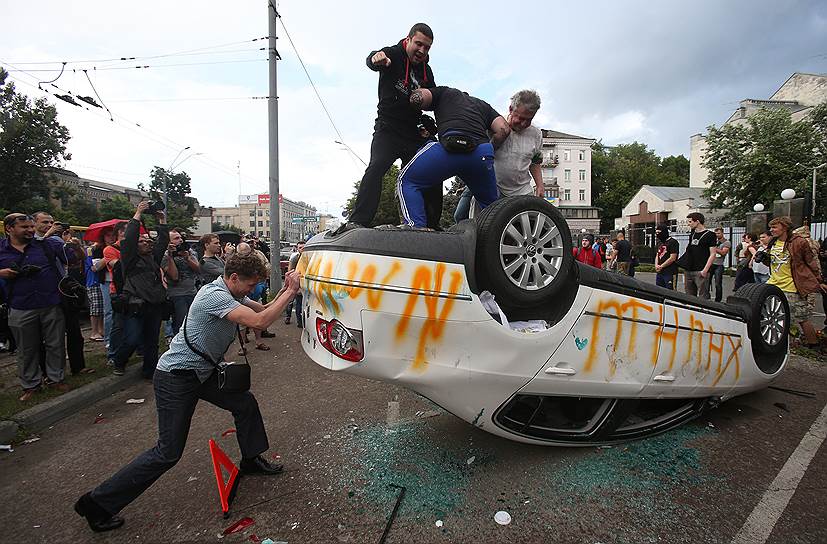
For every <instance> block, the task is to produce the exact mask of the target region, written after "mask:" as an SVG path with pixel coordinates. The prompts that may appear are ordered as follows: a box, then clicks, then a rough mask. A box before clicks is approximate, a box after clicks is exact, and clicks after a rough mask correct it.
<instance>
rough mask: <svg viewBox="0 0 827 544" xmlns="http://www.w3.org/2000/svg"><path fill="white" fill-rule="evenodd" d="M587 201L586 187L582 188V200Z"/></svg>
mask: <svg viewBox="0 0 827 544" xmlns="http://www.w3.org/2000/svg"><path fill="white" fill-rule="evenodd" d="M585 201H586V190H585V189H580V202H585Z"/></svg>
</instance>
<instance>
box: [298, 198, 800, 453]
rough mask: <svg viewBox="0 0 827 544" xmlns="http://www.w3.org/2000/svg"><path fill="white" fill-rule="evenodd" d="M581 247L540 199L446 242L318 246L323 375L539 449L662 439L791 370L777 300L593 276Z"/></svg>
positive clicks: (312, 343) (367, 240)
mask: <svg viewBox="0 0 827 544" xmlns="http://www.w3.org/2000/svg"><path fill="white" fill-rule="evenodd" d="M571 247H572V244H571V234H570V233H569V230H568V226H567V225H566V222H565V220H564V219H563V217H562V215H561V214H560V212H559V211H558V210H557V209H556V208H555V207H554V206H552V205H551V204H549V203H548V202H546V201H544V200H542V199H539V198H536V197H532V196H522V197H510V198H504V199H501V200H498V201H496V202H495V203H494V204H492V205H491V206H489V207H488V208H487V209H485V210H484V211H483V212H482V213H481V214H480V215H479V216H478V217H477V218H476V219H474V220H467V221H463V222H462V223H460V224H459V225H457V226H456V227H455V228H454V229H452V230H450V231H447V232H423V231H406V230H389V231H382V230H376V229H356V230H351V231H348V232H345V233H344V234H341V235H339V236H336V237H333V236H331V235H330V233H326V234H320V235H318V236H316V237H314V238H313V239H312V240H311V241H310V242H308V244H307V245H306V246H305V250H304V255H303V257H302V260H301V262H300V265H299V266H300V270H301V271H302V272H303V273H304V289H303V290H304V301H303V312H304V315H305V330H304V332H303V335H302V345H303V346H304V350H305V352H306V353H307V354H308V355H309V356H310V357H311V358H312V359H313V360H314V361H315V362H316V363H318V364H319V365H321V366H323V367H325V368H328V369H330V370H333V371H340V372H349V373H353V374H358V375H361V376H365V377H368V378H373V379H379V380H386V381H392V382H394V383H397V384H400V385H403V386H405V387H407V388H409V389H411V390H413V391H415V392H417V393H419V394H420V395H422V396H424V397H426V398H428V399H430V400H431V401H433V402H435V403H436V404H438V405H440V406H441V407H443V408H445V409H446V410H448V411H449V412H451V413H453V414H455V415H456V416H458V417H460V418H462V419H464V420H466V421H468V422H470V423H471V424H473V425H476V426H477V427H480V428H482V429H484V430H486V431H488V432H491V433H493V434H496V435H499V436H503V437H506V438H510V439H512V440H518V441H521V442H528V443H533V444H555V445H594V444H607V443H615V442H621V441H624V440H630V439H634V438H638V437H641V436H646V435H651V434H654V433H658V432H662V431H665V430H668V429H670V428H672V427H675V426H676V425H679V424H681V423H683V422H686V421H688V420H690V419H692V418H694V417H696V416H698V415H699V414H700V413H702V412H703V411H704V410H705V409H706V408H708V407H710V406H713V405H715V404H717V403H719V402H721V401H722V400H726V399H728V398H731V397H734V396H736V395H741V394H744V393H748V392H750V391H754V390H756V389H760V388H763V387H765V386H766V385H768V384H769V383H770V382H771V381H772V380H773V379H774V378H776V377H777V376H778V375H779V374H780V373H781V371H782V370H783V369H784V366H785V363H786V361H787V352H788V344H787V337H788V334H787V333H788V330H789V323H790V318H789V308H788V306H787V302H786V298H785V297H784V295H783V293H782V292H781V291H780V290H778V288H776V287H774V286H769V285H764V284H749V285H747V286H745V287H743V288H742V289H741V290H739V291H738V293H737V294H736V295H735V296H732V297H730V298H729V299H728V300H727V303H726V304H720V303H715V302H710V301H706V300H701V299H698V298H695V297H691V296H688V295H684V294H682V293H678V292H674V291H668V290H665V289H661V288H659V287H656V286H654V285H649V284H644V283H641V282H638V281H635V280H634V279H632V278H628V277H625V276H621V275H618V274H613V273H609V272H604V271H602V270H598V269H595V268H591V267H586V266H583V265H581V264H580V263H576V262H575V261H574V260H573V258H572V255H571ZM485 291H489V292H491V293H493V294H494V296H495V298H496V302H497V303H498V304H499V307H500V308H501V309H502V314H500V313H499V312H496V311H492V312H489V310H491V305H490V303H489V304H487V305H486V306H484V305H483V302H482V301H481V298H480V296H481V294H484V293H485ZM485 294H486V295H487V293H485ZM489 302H490V301H489ZM486 307H487V308H488V310H487V309H486ZM502 316H505V317H506V318H507V319H508V320H509V321H510V322H511V325H513V322H514V321H518V320H522V321H527V320H530V322H528V323H523V324H521V325H517V328H518V329H520V330H514V328H512V326H510V324H509V322H503V321H504V319H503V317H502ZM538 323H539V324H540V325H539V326H538Z"/></svg>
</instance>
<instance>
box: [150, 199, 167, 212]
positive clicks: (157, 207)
mask: <svg viewBox="0 0 827 544" xmlns="http://www.w3.org/2000/svg"><path fill="white" fill-rule="evenodd" d="M165 208H166V206H165V205H164V201H163V200H150V201H149V208H147V209H146V212H145V213H153V214H154V213H158V212H162V211H164V209H165Z"/></svg>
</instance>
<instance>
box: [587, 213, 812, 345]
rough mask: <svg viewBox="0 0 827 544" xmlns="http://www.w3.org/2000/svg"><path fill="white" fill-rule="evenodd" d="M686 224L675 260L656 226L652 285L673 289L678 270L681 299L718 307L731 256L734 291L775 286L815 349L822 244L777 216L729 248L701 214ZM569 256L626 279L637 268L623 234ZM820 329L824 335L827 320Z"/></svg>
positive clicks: (664, 228) (674, 245)
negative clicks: (684, 238)
mask: <svg viewBox="0 0 827 544" xmlns="http://www.w3.org/2000/svg"><path fill="white" fill-rule="evenodd" d="M686 219H687V223H688V225H689V227H690V232H689V237H688V243H687V247H686V250H685V251H684V253H683V254H682V255H679V253H680V244H679V243H678V241H677V240H676V239H675V238H674V237H673V236H672V232H671V230H670V226H669V225H667V224H660V225H657V226H656V227H655V237H656V239H657V249H656V252H655V258H654V268H655V283H656V285H658V286H659V287H664V288H666V289H673V290H674V289H676V288H677V280H678V274H679V272H681V271H683V275H684V289H685V292H686V294H689V295H693V296H697V297H699V298H702V299H706V300H714V301H715V302H722V301H723V300H724V288H723V277H724V275H725V271H726V268H727V266H726V264H725V263H726V258H727V255H729V254H730V252H732V256H734V259H732V260H733V262H735V263H736V264H735V283H734V287H733V291H737V290H738V289H739V288H741V287H742V286H744V285H746V284H749V283H768V284H771V285H776V286H778V288H779V289H781V291H783V292H784V294H785V296H786V298H787V300H788V302H789V306H790V313H791V317H792V321H793V322H795V323H797V324H798V325H799V327H800V328H801V331H802V338H803V340H802V344H803V345H805V346H807V347H810V348H818V349H820V341H819V338H818V334H817V332H816V328H815V327H814V326H813V322H812V318H813V313H814V310H815V304H816V297H817V296H818V295H819V294H820V295H821V297H822V301H823V303H824V306H825V307H827V243H825V242H827V241H825V240H822V241H821V243H819V242H817V241H816V240H813V239H812V238H811V236H810V229H809V227H807V226H806V225H805V226H801V227H797V228H793V223H792V220H791V219H790V218H789V217H776V218H774V219H772V220H771V221H770V222H769V230H766V231H764V232H760V233H757V234H756V233H751V232H747V233H744V234H743V236H742V237H741V243H739V244H738V245H737V247H735V248H734V249H733V247H732V242H730V241H729V240H728V239H726V237H725V236H724V229H723V228H720V227H718V228H716V229H714V230H709V229H707V228H706V226H705V224H704V223H705V217H704V215H703V214H702V213H699V212H693V213H690V214H689V215H688V216H687V218H686ZM572 252H573V254H574V256H575V259H577V260H578V261H579V262H581V263H583V264H586V265H589V266H594V267H596V268H604V269H605V270H610V271H615V272H617V273H620V274H624V275H627V276H634V274H635V268H636V266H637V265H638V258H637V255H636V254H635V249H634V248H633V247H632V245H631V244H630V243H629V242H628V241H627V240H626V239H625V236H624V233H623V232H618V233H617V235H616V237H614V238H611V239H610V237H608V236H601V237H598V238H597V239H594V238H593V237H592V236H591V235H584V236H583V237H582V238H581V243H580V245H579V246H578V247H575V248H573V249H572ZM823 330H824V333H825V334H827V318H825V319H824V329H823Z"/></svg>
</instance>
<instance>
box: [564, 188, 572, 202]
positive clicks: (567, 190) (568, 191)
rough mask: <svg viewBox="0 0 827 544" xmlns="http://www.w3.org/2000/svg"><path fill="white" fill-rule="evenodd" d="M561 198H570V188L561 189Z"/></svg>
mask: <svg viewBox="0 0 827 544" xmlns="http://www.w3.org/2000/svg"><path fill="white" fill-rule="evenodd" d="M563 200H571V189H566V190H564V191H563Z"/></svg>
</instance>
